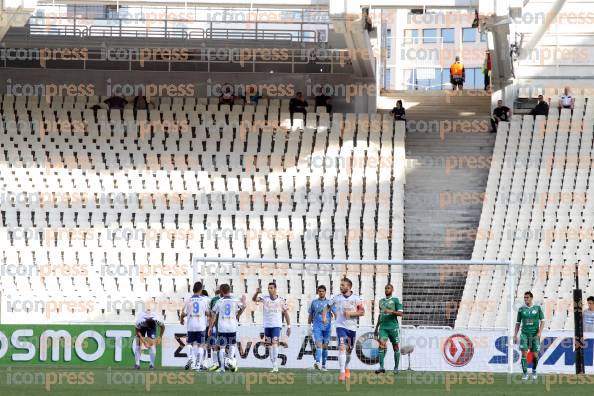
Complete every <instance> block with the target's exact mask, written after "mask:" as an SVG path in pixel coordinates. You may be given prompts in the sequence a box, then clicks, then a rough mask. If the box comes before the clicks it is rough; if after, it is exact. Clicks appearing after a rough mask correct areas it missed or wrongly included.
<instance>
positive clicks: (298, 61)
mask: <svg viewBox="0 0 594 396" xmlns="http://www.w3.org/2000/svg"><path fill="white" fill-rule="evenodd" d="M10 49H11V48H10V47H9V48H6V49H5V51H8V50H10ZM112 49H118V50H122V49H129V51H128V52H127V53H126V54H125V55H124V56H113V54H112V53H111V52H110V51H111V50H112ZM184 49H185V51H186V55H187V56H184V58H183V59H179V58H176V57H174V56H172V57H170V58H169V59H144V60H143V59H141V56H140V53H139V50H140V49H139V48H138V47H136V46H132V47H130V46H121V45H117V46H113V47H112V46H110V47H104V46H103V47H95V48H87V52H86V54H87V56H86V58H85V59H80V58H77V59H72V60H71V62H73V65H80V69H82V70H87V69H88V68H89V63H90V62H94V64H93V66H92V69H93V70H98V69H101V65H102V64H101V63H97V62H109V63H110V64H113V63H116V62H117V63H120V64H125V65H126V66H127V67H122V68H121V69H118V70H128V71H132V70H138V68H137V67H138V66H137V64H138V63H139V62H141V61H144V62H150V63H151V64H155V63H160V64H166V65H167V70H168V71H172V66H173V69H174V68H175V65H179V64H203V65H207V70H208V71H210V70H211V68H212V66H213V65H216V64H244V65H251V68H252V70H251V71H253V72H255V71H256V65H262V64H269V65H272V64H276V65H281V64H282V65H290V66H291V71H292V72H294V71H295V66H299V65H308V64H316V65H325V66H329V67H328V69H327V70H325V71H321V73H341V72H346V71H345V70H344V69H343V67H344V66H345V65H348V64H350V62H349V59H350V54H349V52H348V51H347V50H336V49H327V50H323V51H312V50H307V49H300V48H292V49H286V51H288V52H287V56H286V57H284V56H283V57H280V58H277V59H263V58H262V56H260V55H257V54H256V55H254V54H250V55H249V56H247V57H245V58H244V57H242V54H241V51H240V49H236V50H233V49H232V50H230V51H228V52H227V53H226V54H225V55H224V56H223V57H221V54H220V53H217V50H220V49H219V48H215V47H208V48H201V47H194V48H184ZM215 53H217V56H216V57H213V56H212V54H215ZM64 61H68V60H67V59H65V60H64ZM1 67H13V66H12V65H11V64H9V59H4V60H2V61H0V68H1ZM39 67H41V65H39ZM45 67H47V68H52V67H51V65H49V64H48V65H46V66H45ZM141 67H144V65H143V66H141ZM106 70H112V68H111V67H107V68H106ZM147 70H151V69H149V68H147ZM159 70H162V69H159ZM245 71H249V70H245Z"/></svg>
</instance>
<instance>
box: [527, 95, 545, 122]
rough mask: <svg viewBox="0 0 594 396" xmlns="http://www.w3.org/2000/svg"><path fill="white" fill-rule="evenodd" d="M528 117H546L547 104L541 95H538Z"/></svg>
mask: <svg viewBox="0 0 594 396" xmlns="http://www.w3.org/2000/svg"><path fill="white" fill-rule="evenodd" d="M530 115H532V116H534V117H536V116H539V115H543V116H545V117H548V115H549V104H548V103H547V102H545V101H544V99H543V97H542V95H538V103H537V104H536V106H535V107H534V108H533V109H532V110H530Z"/></svg>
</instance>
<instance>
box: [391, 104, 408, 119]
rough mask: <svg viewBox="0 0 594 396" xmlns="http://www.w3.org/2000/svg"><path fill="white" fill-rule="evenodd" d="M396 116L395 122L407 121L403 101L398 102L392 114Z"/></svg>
mask: <svg viewBox="0 0 594 396" xmlns="http://www.w3.org/2000/svg"><path fill="white" fill-rule="evenodd" d="M390 114H392V115H393V116H394V121H406V110H405V109H404V107H403V106H402V101H401V100H398V101H397V102H396V107H394V108H393V109H392V111H391V112H390Z"/></svg>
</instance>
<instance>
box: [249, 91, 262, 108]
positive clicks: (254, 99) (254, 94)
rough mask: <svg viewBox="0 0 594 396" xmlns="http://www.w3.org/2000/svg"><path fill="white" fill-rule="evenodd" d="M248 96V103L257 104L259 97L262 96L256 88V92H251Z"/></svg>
mask: <svg viewBox="0 0 594 396" xmlns="http://www.w3.org/2000/svg"><path fill="white" fill-rule="evenodd" d="M249 98H250V103H253V104H255V105H256V106H257V105H258V102H259V101H260V99H262V98H263V96H262V94H261V93H260V90H257V91H256V92H252V93H251V95H249ZM244 99H245V98H244Z"/></svg>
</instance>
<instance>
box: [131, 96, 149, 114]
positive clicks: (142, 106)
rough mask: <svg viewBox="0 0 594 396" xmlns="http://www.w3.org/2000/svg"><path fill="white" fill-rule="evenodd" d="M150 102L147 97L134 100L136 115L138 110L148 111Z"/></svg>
mask: <svg viewBox="0 0 594 396" xmlns="http://www.w3.org/2000/svg"><path fill="white" fill-rule="evenodd" d="M148 109H149V102H148V100H146V97H145V96H142V95H138V96H136V97H135V98H134V113H136V111H138V110H148Z"/></svg>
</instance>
